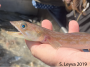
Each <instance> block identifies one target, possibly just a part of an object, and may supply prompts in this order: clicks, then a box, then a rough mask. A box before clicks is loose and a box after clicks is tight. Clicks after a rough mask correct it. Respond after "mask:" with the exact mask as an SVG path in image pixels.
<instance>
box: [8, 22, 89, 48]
mask: <svg viewBox="0 0 90 67" xmlns="http://www.w3.org/2000/svg"><path fill="white" fill-rule="evenodd" d="M10 23H11V24H12V25H13V26H14V27H15V28H16V29H17V30H18V31H19V32H10V31H8V32H7V33H8V34H9V35H12V36H15V37H19V38H24V39H26V40H29V41H38V42H41V43H43V44H50V45H51V46H52V47H53V48H55V49H59V48H60V47H67V48H75V49H89V48H90V34H89V33H85V32H75V33H60V32H56V31H52V30H49V29H46V28H43V27H41V26H38V25H35V24H33V23H30V22H27V21H10ZM15 34H16V35H15ZM19 35H20V36H19Z"/></svg>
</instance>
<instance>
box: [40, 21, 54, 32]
mask: <svg viewBox="0 0 90 67" xmlns="http://www.w3.org/2000/svg"><path fill="white" fill-rule="evenodd" d="M41 25H42V27H44V28H47V29H50V30H52V29H53V27H52V23H51V22H50V21H49V20H43V21H42V24H41Z"/></svg>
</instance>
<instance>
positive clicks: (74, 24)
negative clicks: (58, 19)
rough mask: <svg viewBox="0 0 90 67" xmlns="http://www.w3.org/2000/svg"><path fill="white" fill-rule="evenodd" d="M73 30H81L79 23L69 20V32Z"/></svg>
mask: <svg viewBox="0 0 90 67" xmlns="http://www.w3.org/2000/svg"><path fill="white" fill-rule="evenodd" d="M72 32H79V24H78V22H76V21H74V20H72V21H70V22H69V33H72Z"/></svg>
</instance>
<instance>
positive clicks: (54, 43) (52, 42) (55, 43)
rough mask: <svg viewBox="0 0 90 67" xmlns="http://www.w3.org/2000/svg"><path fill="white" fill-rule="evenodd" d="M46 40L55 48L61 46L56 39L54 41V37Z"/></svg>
mask: <svg viewBox="0 0 90 67" xmlns="http://www.w3.org/2000/svg"><path fill="white" fill-rule="evenodd" d="M47 41H48V42H49V44H50V45H51V46H52V47H53V48H55V49H58V48H60V47H61V46H62V45H61V44H60V43H59V42H58V41H56V40H54V39H52V40H49V39H47Z"/></svg>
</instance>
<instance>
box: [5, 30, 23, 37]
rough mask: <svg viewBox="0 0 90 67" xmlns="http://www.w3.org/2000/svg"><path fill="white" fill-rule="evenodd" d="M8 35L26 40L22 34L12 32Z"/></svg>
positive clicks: (8, 32)
mask: <svg viewBox="0 0 90 67" xmlns="http://www.w3.org/2000/svg"><path fill="white" fill-rule="evenodd" d="M6 33H7V34H9V35H12V36H14V37H18V38H24V36H23V34H22V33H21V32H10V31H7V32H6Z"/></svg>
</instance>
